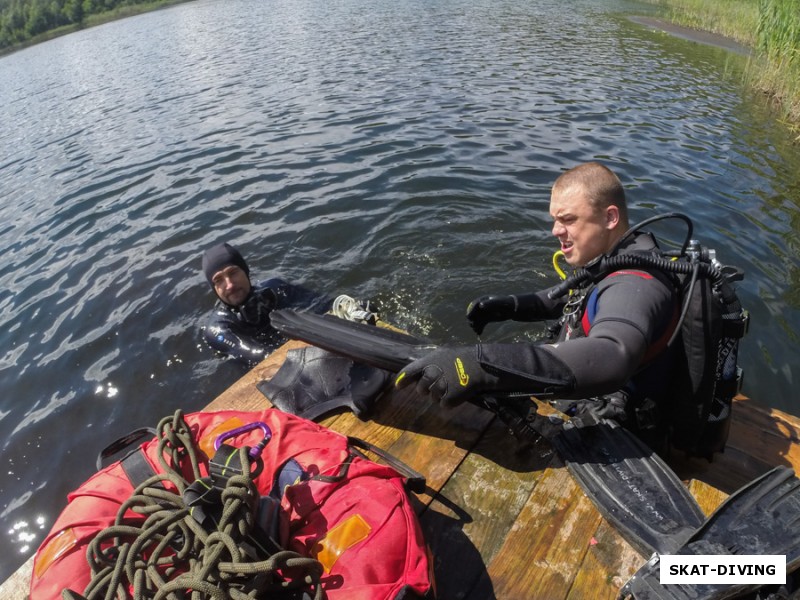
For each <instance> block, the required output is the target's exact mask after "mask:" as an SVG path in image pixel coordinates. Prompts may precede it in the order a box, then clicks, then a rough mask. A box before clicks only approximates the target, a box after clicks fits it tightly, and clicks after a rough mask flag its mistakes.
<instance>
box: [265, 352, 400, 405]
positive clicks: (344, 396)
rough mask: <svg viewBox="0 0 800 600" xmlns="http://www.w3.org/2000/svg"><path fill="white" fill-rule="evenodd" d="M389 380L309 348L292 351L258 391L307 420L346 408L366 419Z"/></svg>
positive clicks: (382, 373)
mask: <svg viewBox="0 0 800 600" xmlns="http://www.w3.org/2000/svg"><path fill="white" fill-rule="evenodd" d="M389 377H390V374H389V372H388V371H384V370H381V369H376V368H374V367H370V366H367V365H364V364H360V363H357V362H354V361H353V360H352V359H350V358H347V357H344V356H339V355H337V354H332V353H330V352H327V351H326V350H323V349H321V348H315V347H313V346H308V347H305V348H296V349H292V350H289V351H288V352H287V353H286V360H284V362H283V364H282V365H281V368H280V369H278V372H277V373H275V375H274V376H273V377H272V379H269V380H266V381H261V382H259V383H258V384H256V387H257V388H258V390H259V391H260V392H261V393H262V394H264V395H265V396H266V397H267V398H268V399H269V401H270V402H272V404H273V405H274V406H275V407H276V408H278V409H279V410H282V411H283V412H287V413H291V414H293V415H297V416H299V417H303V418H305V419H309V420H312V421H313V420H315V419H318V418H319V417H322V416H323V415H325V414H327V413H329V412H331V411H333V410H336V409H339V408H343V407H344V408H349V409H350V410H352V411H353V412H354V413H355V414H356V416H357V417H358V418H360V419H364V418H366V416H367V415H368V414H369V412H370V410H371V409H372V406H373V404H374V403H375V400H376V399H377V397H378V396H379V395H380V393H381V392H382V391H383V389H384V388H385V387H386V385H387V384H388V382H389Z"/></svg>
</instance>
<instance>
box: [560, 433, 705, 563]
mask: <svg viewBox="0 0 800 600" xmlns="http://www.w3.org/2000/svg"><path fill="white" fill-rule="evenodd" d="M548 437H549V439H550V441H551V442H552V443H553V445H554V446H555V448H556V450H557V451H558V453H559V455H560V456H561V458H562V459H563V460H564V462H565V463H566V464H567V468H568V469H569V471H570V473H571V474H572V476H573V477H574V478H575V479H576V481H577V482H578V483H579V484H580V486H581V487H582V488H583V490H584V492H585V493H586V495H587V496H589V498H590V499H591V500H592V502H594V504H595V506H596V507H597V509H598V511H599V512H600V514H601V515H603V516H604V517H605V518H606V520H607V521H609V522H610V523H611V524H612V525H613V526H614V527H615V528H616V529H617V530H618V531H619V533H620V534H621V535H622V537H623V538H624V539H625V540H626V541H627V542H628V543H629V544H630V545H631V546H633V547H634V548H635V549H636V550H637V551H638V552H639V553H641V554H643V555H645V556H650V555H651V554H652V553H653V552H658V553H659V554H669V553H672V552H673V551H675V550H677V549H678V548H680V547H681V545H683V544H684V543H685V542H686V541H687V540H688V539H689V538H690V537H691V535H692V533H693V532H694V531H695V530H696V529H697V528H698V527H700V525H702V523H703V520H704V518H705V516H704V515H703V512H702V510H701V509H700V507H699V506H698V504H697V502H696V501H695V499H694V497H693V496H692V495H691V494H690V493H689V490H688V489H687V488H686V486H685V485H684V484H683V482H682V481H681V480H680V479H678V476H677V475H675V473H674V471H672V469H670V467H669V466H668V465H667V464H666V463H665V462H664V461H663V460H662V459H661V457H659V456H658V455H657V454H656V453H655V452H653V451H652V450H651V449H650V448H648V447H647V446H646V445H645V444H644V443H643V442H642V441H641V440H639V438H637V437H636V436H635V435H634V434H633V433H631V432H630V431H628V430H627V429H625V428H624V427H621V426H619V425H618V424H617V423H615V422H614V421H610V420H607V419H602V420H600V421H597V422H591V423H586V424H584V423H583V422H581V421H579V420H576V419H573V420H572V421H568V422H566V423H565V424H564V426H563V428H562V429H561V431H560V432H559V433H557V434H556V435H552V436H548Z"/></svg>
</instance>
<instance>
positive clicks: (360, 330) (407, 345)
mask: <svg viewBox="0 0 800 600" xmlns="http://www.w3.org/2000/svg"><path fill="white" fill-rule="evenodd" d="M270 322H271V323H272V326H273V327H274V328H275V329H277V330H278V331H280V332H281V333H282V334H283V335H285V336H286V337H289V338H292V339H296V340H302V341H304V342H308V343H309V344H312V345H314V346H317V347H319V348H324V349H325V350H329V351H330V352H334V353H336V354H340V355H342V356H347V357H348V358H352V359H353V360H355V361H357V362H359V363H362V364H365V365H370V366H372V367H377V368H379V369H385V370H387V371H392V372H395V373H396V372H398V371H400V370H401V369H402V368H403V367H405V366H406V365H408V364H409V363H410V362H412V361H413V360H416V359H417V358H421V357H422V356H424V355H425V354H427V353H428V352H430V351H431V350H434V349H435V348H436V346H435V345H433V344H429V343H427V342H424V341H422V340H420V339H418V338H415V337H413V336H410V335H406V334H404V333H400V332H397V331H393V330H391V329H388V328H386V327H377V326H374V325H367V324H364V323H355V322H353V321H345V320H344V319H340V318H338V317H335V316H333V315H317V314H312V313H307V312H298V311H294V310H291V309H282V310H275V311H273V312H272V313H270Z"/></svg>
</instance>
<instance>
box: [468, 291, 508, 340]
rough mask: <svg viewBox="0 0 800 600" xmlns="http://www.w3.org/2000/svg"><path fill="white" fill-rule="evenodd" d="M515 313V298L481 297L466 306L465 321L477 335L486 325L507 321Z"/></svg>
mask: <svg viewBox="0 0 800 600" xmlns="http://www.w3.org/2000/svg"><path fill="white" fill-rule="evenodd" d="M516 312H517V297H516V296H481V297H480V298H476V299H475V300H473V301H472V302H470V303H469V306H467V321H469V326H470V327H472V330H473V331H474V332H475V333H477V334H478V335H480V334H482V333H483V329H484V327H486V324H487V323H493V322H495V321H507V320H509V319H512V318H514V315H515V314H516Z"/></svg>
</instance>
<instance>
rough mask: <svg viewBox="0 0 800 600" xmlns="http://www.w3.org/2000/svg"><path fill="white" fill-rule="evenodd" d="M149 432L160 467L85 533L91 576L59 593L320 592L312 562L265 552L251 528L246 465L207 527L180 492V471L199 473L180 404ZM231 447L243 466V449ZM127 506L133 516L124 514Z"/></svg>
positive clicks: (138, 598) (254, 495)
mask: <svg viewBox="0 0 800 600" xmlns="http://www.w3.org/2000/svg"><path fill="white" fill-rule="evenodd" d="M157 437H158V450H159V452H158V456H159V461H160V462H161V466H162V468H163V469H164V472H163V473H162V474H159V475H156V476H154V477H151V478H149V479H148V480H146V481H145V482H143V483H142V484H141V485H139V486H138V487H137V488H136V489H135V490H134V491H133V494H132V495H131V497H130V498H129V499H128V500H127V501H125V502H124V503H123V504H122V505H121V506H120V508H119V510H118V512H117V516H116V519H115V521H114V524H113V525H111V526H109V527H108V528H106V529H104V530H102V531H100V532H99V533H98V534H97V536H96V537H95V538H94V539H93V540H92V542H91V544H90V545H89V547H88V549H87V553H86V558H87V561H88V563H89V567H90V569H91V573H92V579H91V581H90V582H89V584H88V585H87V586H86V589H85V590H84V591H83V595H81V594H78V593H76V592H74V591H72V590H64V591H63V592H62V599H63V600H99V599H103V600H112V599H130V598H132V599H133V600H144V599H151V598H152V599H156V600H178V599H183V598H191V599H192V600H202V599H212V600H228V599H231V600H240V599H246V598H247V599H252V598H281V597H286V596H285V594H286V593H288V592H293V593H295V594H296V593H299V591H300V590H305V591H306V592H307V593H308V594H307V595H306V596H305V597H307V598H312V597H313V599H314V600H322V599H323V598H324V592H323V590H322V587H321V586H320V577H321V576H322V570H323V569H322V565H321V564H320V563H319V562H318V561H316V560H314V559H312V558H308V557H305V556H302V555H300V554H297V553H296V552H291V551H288V550H279V551H277V552H274V553H271V554H270V553H269V552H268V551H266V550H265V549H264V547H263V544H260V543H259V541H258V536H257V535H254V534H255V533H256V532H255V531H254V530H255V529H256V527H255V523H256V516H257V511H258V506H259V500H260V494H259V492H258V490H257V488H256V486H255V484H254V483H253V476H252V474H251V473H250V472H248V473H246V474H242V475H234V476H232V477H230V478H229V479H228V480H227V483H226V485H225V488H224V489H223V490H222V493H221V497H222V510H221V515H220V516H219V517H218V518H217V519H215V520H214V521H215V522H214V523H213V525H214V527H213V530H211V531H208V530H207V529H206V528H204V527H203V526H201V525H200V523H199V522H198V521H197V520H196V519H195V518H194V517H193V516H192V515H191V510H190V507H189V506H187V504H186V501H185V500H184V498H183V492H184V491H185V490H186V488H187V487H188V486H189V485H190V482H189V481H187V479H186V478H185V477H184V476H183V475H182V473H181V471H182V470H187V469H189V468H190V469H191V473H192V475H193V476H194V480H195V481H197V480H200V479H201V477H202V476H201V473H200V468H199V462H198V458H197V452H196V449H195V446H194V442H193V439H192V435H191V431H190V429H189V427H188V426H187V424H186V422H185V420H184V419H183V413H182V412H181V411H180V410H178V411H176V412H175V414H174V415H173V416H171V417H166V418H164V419H162V420H161V422H160V423H159V425H158V436H157ZM238 453H239V460H240V462H241V464H242V465H249V461H248V456H247V448H246V447H242V448H239V450H238ZM166 457H168V458H169V460H167V458H166ZM248 471H249V469H248ZM169 488H171V489H172V490H174V491H170V489H169ZM129 511H131V512H133V513H135V514H136V515H139V516H138V517H137V518H134V519H131V518H130V512H129ZM126 515H127V517H126ZM142 516H144V521H142ZM131 590H132V594H131ZM311 593H313V596H311ZM293 597H296V596H293Z"/></svg>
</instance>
